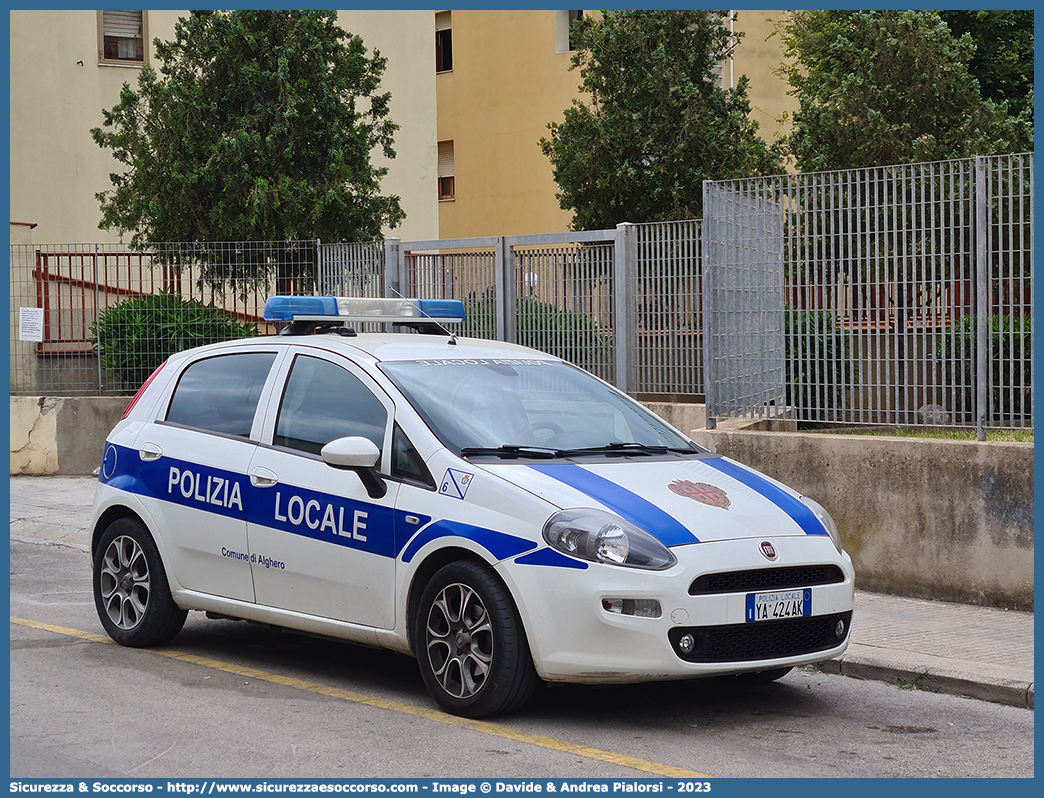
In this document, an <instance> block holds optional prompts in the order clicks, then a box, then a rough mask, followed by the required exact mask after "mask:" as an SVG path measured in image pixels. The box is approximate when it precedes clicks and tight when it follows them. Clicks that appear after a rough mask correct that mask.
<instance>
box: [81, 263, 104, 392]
mask: <svg viewBox="0 0 1044 798" xmlns="http://www.w3.org/2000/svg"><path fill="white" fill-rule="evenodd" d="M98 294H99V292H98V245H97V244H95V245H94V321H95V323H97V322H98V316H100V315H101V313H100V312H99V310H98ZM84 332H86V330H85V331H84ZM94 360H95V363H97V364H98V396H101V395H102V387H103V386H102V364H101V351H100V350H99V352H98V354H97V355H96V356H95V359H94Z"/></svg>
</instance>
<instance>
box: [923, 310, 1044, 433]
mask: <svg viewBox="0 0 1044 798" xmlns="http://www.w3.org/2000/svg"><path fill="white" fill-rule="evenodd" d="M989 330H990V332H989V334H990V336H991V341H990V355H991V357H990V362H989V364H988V365H987V369H988V370H989V380H990V388H991V397H990V398H991V409H992V411H993V416H994V420H1002V419H1004V418H1005V417H1013V416H1021V415H1023V414H1029V413H1030V411H1031V407H1030V397H1031V389H1032V385H1033V376H1032V375H1033V371H1032V364H1031V360H1032V352H1033V339H1032V337H1031V332H1030V317H1029V316H1010V315H1007V314H1003V315H1002V314H992V315H991V316H990V318H989ZM977 339H978V318H977V317H976V316H964V317H962V319H961V321H960V323H959V324H957V325H955V326H953V327H949V328H947V330H946V331H945V332H944V333H943V337H942V340H941V341H939V343H938V344H937V345H936V347H935V357H936V359H937V360H938V361H939V363H940V364H941V365H942V368H943V380H944V381H945V382H946V383H947V384H949V385H954V386H959V387H963V388H964V397H963V399H964V407H965V408H966V409H967V410H968V411H969V412H971V413H972V414H974V407H975V396H974V386H975V372H976V341H977Z"/></svg>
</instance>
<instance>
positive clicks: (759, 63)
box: [724, 11, 798, 144]
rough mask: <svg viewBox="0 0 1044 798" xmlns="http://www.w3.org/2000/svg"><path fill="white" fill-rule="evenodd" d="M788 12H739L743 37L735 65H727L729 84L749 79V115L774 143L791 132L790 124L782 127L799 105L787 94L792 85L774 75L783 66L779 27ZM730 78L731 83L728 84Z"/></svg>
mask: <svg viewBox="0 0 1044 798" xmlns="http://www.w3.org/2000/svg"><path fill="white" fill-rule="evenodd" d="M786 13H787V12H786V11H737V12H736V15H737V17H736V23H735V26H736V28H735V29H736V30H737V31H742V32H743V33H744V36H743V37H742V38H741V39H740V40H739V43H738V44H737V45H736V49H735V52H734V57H733V59H732V62H731V63H730V64H728V65H726V74H725V75H724V78H725V84H726V85H733V86H734V85H735V82H736V81H738V80H739V77H740V75H746V76H747V77H748V78H750V85H749V86H748V94H747V97H748V99H749V100H750V115H751V118H752V119H754V121H756V122H757V123H758V124H759V125H760V129H759V131H758V132H759V133H760V134H761V137H762V138H763V139H765V141H767V142H768V143H769V144H771V143H772V142H773V141H774V140H775V139H776V138H777V137H778V136H780V135H781V134H783V133H785V132H788V131H789V128H790V122H789V121H788V122H787V123H786V124H785V125H780V124H779V119H780V117H782V116H783V114H784V113H786V114H789V115H792V114H793V113H794V111H796V110H797V107H798V103H797V100H796V99H795V98H794V97H791V96H789V95H788V94H787V91H789V89H790V84H788V83H787V82H786V80H785V79H783V78H781V77H779V76H778V75H776V74H775V72H776V70H778V69H779V67H780V65H781V64H782V63H783V44H782V41H781V40H780V37H779V35H778V34H776V32H775V31H776V24H777V23H779V22H781V21H782V20H783V17H784V15H785V14H786ZM730 76H731V77H732V81H733V82H732V83H731V84H730V83H729V79H730Z"/></svg>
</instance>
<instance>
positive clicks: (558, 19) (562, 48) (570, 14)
mask: <svg viewBox="0 0 1044 798" xmlns="http://www.w3.org/2000/svg"><path fill="white" fill-rule="evenodd" d="M583 15H584V12H583V11H556V12H555V52H556V53H568V52H569V51H570V50H572V49H574V48H573V43H572V42H571V41H569V31H570V30H572V28H573V23H574V22H576V21H577V20H578V19H580V18H581V17H582V16H583Z"/></svg>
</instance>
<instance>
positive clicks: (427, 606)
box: [413, 560, 539, 718]
mask: <svg viewBox="0 0 1044 798" xmlns="http://www.w3.org/2000/svg"><path fill="white" fill-rule="evenodd" d="M413 641H414V649H415V651H416V654H417V662H418V663H419V666H420V671H421V676H422V677H423V679H424V684H425V686H426V687H427V688H428V692H430V693H431V695H432V697H433V698H434V699H435V701H436V702H438V704H439V706H441V707H442V708H443V709H444V710H445V711H447V712H450V713H452V714H454V715H462V716H464V717H468V718H479V717H486V716H489V715H498V714H503V713H505V712H510V711H512V710H515V709H518V708H519V707H521V706H522V705H523V704H525V702H526V701H528V700H529V698H530V696H531V695H532V694H533V690H534V689H535V688H536V686H537V683H538V682H539V678H538V677H537V674H536V670H535V669H534V668H533V662H532V659H531V657H530V653H529V645H528V644H527V642H526V636H525V631H524V630H523V629H522V623H521V621H520V620H519V617H518V612H517V610H516V609H515V605H514V602H513V601H512V600H511V596H510V595H509V594H508V592H507V589H506V588H505V587H504V585H503V583H501V581H500V580H499V579H498V578H497V577H496V575H495V574H494V573H493V572H492V571H491V570H490V569H489V568H487V567H486V566H485V565H482V564H480V563H476V562H471V561H467V560H462V561H458V562H453V563H450V564H449V565H446V566H444V567H443V568H442V569H440V570H439V571H437V572H436V573H435V575H434V576H433V577H432V578H431V581H429V582H428V584H427V585H426V586H425V588H424V591H423V592H422V593H421V598H420V603H419V605H418V608H417V614H416V617H415V618H414V630H413Z"/></svg>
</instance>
